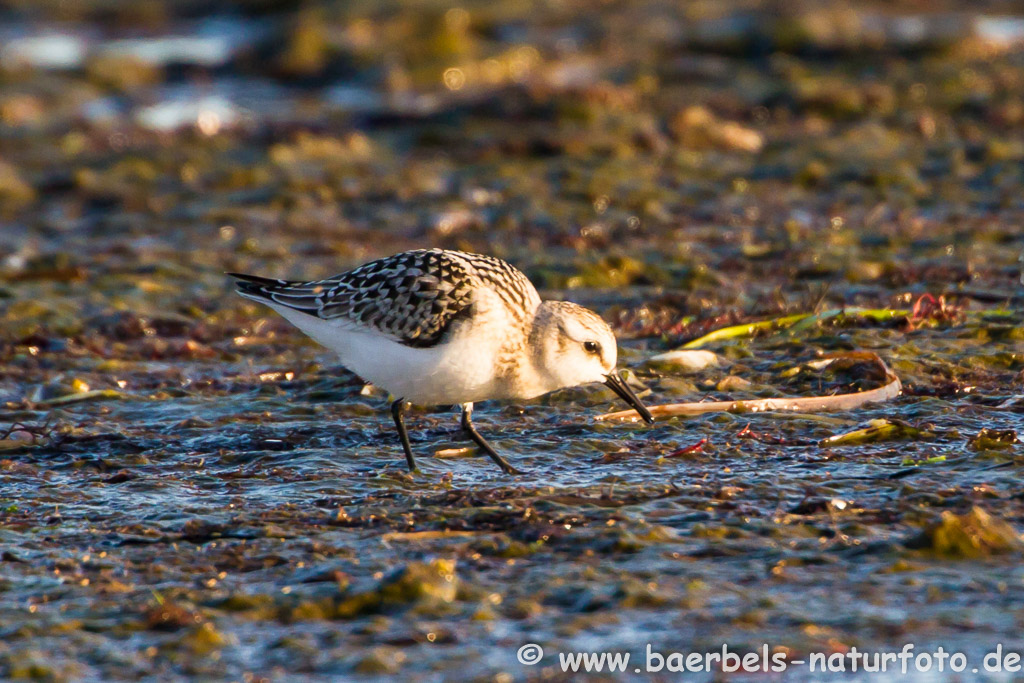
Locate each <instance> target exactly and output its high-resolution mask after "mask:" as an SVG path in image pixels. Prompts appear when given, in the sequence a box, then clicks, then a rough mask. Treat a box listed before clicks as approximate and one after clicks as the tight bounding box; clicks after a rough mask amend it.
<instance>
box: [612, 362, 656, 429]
mask: <svg viewBox="0 0 1024 683" xmlns="http://www.w3.org/2000/svg"><path fill="white" fill-rule="evenodd" d="M606 377H607V379H606V380H605V384H607V385H608V386H609V387H611V390H612V391H614V392H615V393H616V394H618V396H619V398H621V399H622V400H623V401H625V402H626V403H628V404H629V406H630V407H631V408H632V409H633V410H635V411H636V412H638V413H640V417H642V418H643V419H644V422H646V423H647V424H654V416H653V415H651V411H649V410H647V407H646V406H645V405H644V404H643V403H641V402H640V399H638V398H637V397H636V394H634V393H633V390H632V389H630V388H629V385H628V384H626V382H625V380H623V379H622V377H620V376H619V373H618V372H610V373H608V375H606Z"/></svg>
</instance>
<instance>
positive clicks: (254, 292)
mask: <svg viewBox="0 0 1024 683" xmlns="http://www.w3.org/2000/svg"><path fill="white" fill-rule="evenodd" d="M225 275H227V276H229V277H233V278H235V287H236V288H237V289H236V290H235V291H237V292H238V293H239V294H241V295H242V296H246V297H249V298H255V299H267V300H269V299H270V295H271V292H270V291H269V290H270V289H271V288H272V287H274V286H280V284H281V283H280V281H279V280H271V279H270V278H266V277H260V276H258V275H246V274H245V273H225Z"/></svg>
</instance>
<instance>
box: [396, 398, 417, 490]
mask: <svg viewBox="0 0 1024 683" xmlns="http://www.w3.org/2000/svg"><path fill="white" fill-rule="evenodd" d="M408 407H409V404H408V403H406V402H405V399H404V398H400V399H398V400H397V401H394V402H393V403H392V404H391V417H393V418H395V427H396V428H397V429H398V438H400V439H401V440H402V448H403V449H405V461H406V462H407V463H409V471H410V472H415V471H416V459H415V458H414V457H412V446H410V445H409V432H407V431H405V421H404V420H403V419H402V416H403V415H404V414H405V409H406V408H408Z"/></svg>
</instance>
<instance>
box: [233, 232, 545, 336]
mask: <svg viewBox="0 0 1024 683" xmlns="http://www.w3.org/2000/svg"><path fill="white" fill-rule="evenodd" d="M235 277H238V278H240V282H239V283H238V287H239V293H240V294H242V295H243V296H247V297H249V298H254V299H263V300H266V301H271V302H274V303H277V304H280V305H282V306H287V307H289V308H292V309H295V310H298V311H302V312H304V313H308V314H309V315H314V316H317V317H319V318H322V319H324V320H339V319H340V320H347V321H351V322H354V323H357V324H361V325H365V326H366V327H368V328H371V329H373V330H376V331H378V332H382V333H384V334H387V335H389V336H391V337H393V338H395V339H397V340H398V341H400V342H402V343H403V344H406V345H408V346H416V347H426V346H433V345H435V344H437V343H439V342H440V341H441V340H442V338H443V337H444V336H445V334H446V333H447V332H448V331H449V329H450V328H451V326H452V324H453V323H454V322H456V321H458V320H459V319H460V318H463V317H466V316H468V315H470V314H471V313H472V306H473V302H474V290H475V289H476V288H478V287H481V286H484V287H488V288H489V289H492V290H494V291H495V292H496V293H497V294H498V296H499V297H500V298H501V300H502V302H503V303H504V304H505V306H506V307H507V308H508V309H509V311H510V312H511V313H512V315H513V316H514V317H515V318H517V319H520V320H522V319H523V318H525V317H526V316H528V315H532V313H533V309H534V308H536V306H537V305H538V304H539V303H540V298H539V297H538V296H537V292H536V290H535V289H534V287H533V285H532V284H531V283H530V281H529V280H528V279H527V278H526V276H525V275H523V274H522V273H521V272H520V271H518V270H516V269H515V268H513V267H512V266H511V265H509V264H508V263H505V262H504V261H502V260H500V259H497V258H494V257H490V256H481V255H477V254H466V253H463V252H453V251H445V250H442V249H424V250H417V251H407V252H403V253H401V254H396V255H394V256H389V257H387V258H383V259H379V260H377V261H371V262H370V263H367V264H365V265H362V266H359V267H358V268H356V269H355V270H351V271H349V272H347V273H343V274H341V275H336V276H334V277H332V278H328V279H326V280H317V281H313V282H289V281H285V280H267V279H264V278H256V277H252V276H240V275H235Z"/></svg>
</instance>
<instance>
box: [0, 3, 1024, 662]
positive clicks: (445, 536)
mask: <svg viewBox="0 0 1024 683" xmlns="http://www.w3.org/2000/svg"><path fill="white" fill-rule="evenodd" d="M312 7H313V9H312V10H307V11H305V12H300V13H284V14H267V13H266V10H265V8H262V7H261V6H260V4H259V3H252V4H249V3H239V4H238V5H237V6H236V9H235V12H236V14H232V15H228V16H224V15H218V16H215V17H203V16H201V14H202V13H201V11H200V10H198V9H187V10H185V9H182V10H180V11H179V13H176V11H175V10H173V9H172V8H169V7H164V6H162V5H153V6H152V7H151V10H152V13H151V14H147V13H146V12H142V11H141V10H135V9H132V8H119V9H109V8H108V9H107V10H102V9H100V8H93V7H92V6H91V5H90V4H89V3H84V4H81V7H80V8H79V9H78V10H75V11H74V13H72V14H68V12H70V10H67V8H65V9H64V10H60V9H59V8H57V7H55V6H54V7H50V6H49V5H47V4H45V3H44V4H40V5H39V6H34V5H33V6H28V5H26V6H24V7H19V8H17V9H16V10H5V12H6V14H3V15H0V17H2V18H3V19H4V20H5V23H4V28H3V31H0V33H2V34H3V35H4V36H7V37H8V38H10V39H9V40H8V41H7V42H6V43H5V48H4V50H3V51H2V52H0V135H2V137H0V143H2V148H0V401H2V404H0V436H3V437H4V438H3V439H0V448H2V449H3V450H0V677H4V678H40V679H57V680H110V679H115V678H141V677H145V676H157V677H161V678H167V679H174V678H186V677H204V678H208V679H224V680H240V679H245V680H255V679H258V678H266V679H271V680H284V679H287V678H289V677H290V676H292V677H293V676H295V675H299V674H301V675H303V676H305V677H308V678H310V679H312V680H334V679H338V678H345V677H356V676H364V677H368V678H369V677H374V676H376V677H383V676H388V675H402V676H403V677H408V678H411V679H416V680H450V679H453V678H471V679H480V680H485V679H486V680H490V679H497V680H509V678H511V679H516V680H518V679H525V678H545V677H554V678H556V679H557V678H559V677H566V676H567V675H566V674H562V673H561V672H560V670H559V668H558V659H557V654H558V653H559V652H563V653H564V652H569V651H573V650H603V649H609V650H616V651H628V652H631V653H633V654H634V657H641V658H642V657H643V654H644V648H645V646H646V645H647V644H648V643H649V644H650V645H651V646H652V647H653V648H654V649H655V650H656V651H660V652H662V653H666V654H667V653H669V652H671V651H680V652H693V651H696V652H703V651H713V650H720V649H721V646H722V644H723V643H727V644H728V645H729V646H730V647H731V648H733V649H734V651H755V650H757V649H758V648H759V647H760V646H761V644H763V643H767V644H768V645H769V647H770V648H771V650H772V651H773V652H781V653H785V654H787V656H788V657H789V658H790V659H797V658H806V657H808V656H809V654H810V653H813V652H824V653H830V654H834V653H843V652H847V651H848V650H849V648H850V647H857V648H859V649H861V650H867V651H869V652H881V651H897V650H899V649H900V648H901V647H903V645H904V644H905V643H913V644H914V645H915V647H916V648H917V651H919V652H920V651H924V650H933V649H934V648H935V647H937V646H939V645H941V646H943V647H945V648H946V650H947V651H949V650H958V651H962V652H964V653H965V654H966V655H968V657H969V658H970V663H971V666H970V667H969V668H968V669H967V671H966V672H965V673H964V678H966V679H971V678H972V677H977V676H975V675H974V673H973V672H972V671H971V668H975V667H980V664H979V663H980V662H981V660H982V657H983V656H984V655H985V653H987V652H989V651H991V650H992V649H994V647H995V645H996V644H997V643H1002V644H1003V646H1004V648H1006V649H1007V650H1013V651H1017V652H1020V651H1022V650H1024V641H1022V640H1021V637H1020V635H1019V634H1020V632H1021V627H1022V626H1024V574H1022V570H1021V569H1020V556H1021V550H1022V547H1024V546H1022V543H1021V540H1020V536H1019V530H1021V529H1022V528H1024V508H1022V506H1021V500H1022V498H1021V494H1020V486H1019V483H1018V479H1019V474H1020V472H1019V470H1020V462H1019V461H1020V453H1021V450H1020V449H1021V446H1020V443H1019V441H1016V439H1015V438H1014V437H1013V436H1012V435H1004V436H1003V437H1002V440H1001V441H1000V439H999V438H996V436H995V435H994V432H987V433H984V434H983V433H982V430H984V429H987V430H1010V431H1012V432H1016V433H1020V432H1021V431H1022V430H1024V417H1022V416H1024V398H1021V397H1022V396H1024V381H1022V377H1024V375H1022V369H1024V314H1022V313H1021V301H1022V298H1024V290H1022V265H1021V264H1022V261H1021V258H1022V257H1021V254H1022V253H1024V232H1022V230H1021V227H1020V226H1021V224H1022V222H1021V221H1022V218H1024V204H1022V201H1021V198H1020V191H1019V189H1020V186H1021V181H1022V175H1021V174H1022V166H1021V164H1020V160H1021V159H1022V158H1024V137H1022V133H1021V128H1020V126H1019V125H1018V124H1019V123H1020V120H1021V118H1022V111H1024V109H1022V105H1021V102H1020V97H1019V92H1020V88H1019V85H1020V84H1021V82H1024V62H1022V61H1021V58H1020V57H1021V53H1020V50H1019V47H1020V46H1019V40H1018V36H1017V35H1016V34H1017V32H1018V31H1017V28H1018V24H1019V22H1020V19H1019V18H1016V17H1012V16H1002V15H1000V14H999V11H1001V10H1000V8H998V7H992V8H988V7H983V8H978V9H976V10H972V11H976V12H978V13H979V14H978V15H977V17H975V18H976V19H978V20H977V21H965V20H964V16H963V15H961V14H958V13H957V11H956V10H957V8H955V7H953V8H945V9H943V10H942V11H936V12H934V13H930V14H926V15H921V14H919V13H918V12H919V11H920V10H919V8H916V7H912V6H906V7H904V6H903V5H899V4H897V5H892V6H887V7H886V8H883V9H880V10H877V11H876V10H867V9H865V10H861V11H848V12H843V11H838V10H835V11H833V10H831V9H830V8H828V7H825V6H821V7H818V6H816V7H815V8H807V9H801V10H793V11H792V12H790V13H788V14H785V15H780V14H779V13H777V12H775V11H769V10H768V9H759V8H757V7H755V8H754V9H750V8H749V7H748V6H747V5H744V6H743V7H738V6H737V7H732V6H730V5H728V4H726V5H721V4H716V5H715V6H714V7H713V8H712V7H710V6H705V5H703V4H699V3H698V4H694V5H692V6H689V7H687V8H685V9H684V10H681V11H680V10H677V9H675V8H669V7H663V6H661V5H660V4H658V3H609V4H606V5H602V7H601V8H600V9H593V8H590V7H588V8H587V11H586V12H582V11H576V10H577V9H579V8H572V7H563V8H561V9H559V8H558V7H554V6H552V7H543V8H534V7H527V6H524V5H519V4H516V3H505V2H499V3H486V4H484V3H480V4H479V5H476V4H470V5H467V6H466V7H464V8H450V7H433V6H430V7H427V6H419V5H416V6H411V5H410V6H406V5H402V4H384V5H379V6H378V5H374V6H365V7H364V6H362V5H358V4H357V5H353V6H351V7H348V6H346V7H344V8H338V7H330V6H322V7H321V6H319V5H316V6H312ZM153 8H156V9H153ZM946 9H948V10H949V11H948V12H947V11H946ZM157 10H159V11H157ZM111 12H113V13H114V14H113V15H111ZM972 16H973V15H972ZM55 35H56V36H64V40H66V41H69V43H68V44H69V46H68V47H67V49H65V50H63V51H58V52H59V55H63V56H62V57H61V58H60V59H55V58H54V59H50V60H49V61H44V62H40V61H38V60H36V61H35V62H33V60H32V59H31V56H32V54H35V53H33V52H32V50H31V49H30V48H32V45H33V44H32V43H30V42H29V43H25V42H22V43H17V42H12V40H13V38H11V37H12V36H14V37H19V38H22V39H25V38H31V37H32V36H55ZM183 37H184V38H189V37H191V38H195V39H196V40H199V39H202V41H212V42H209V43H208V42H202V41H200V43H199V44H201V45H206V46H207V47H211V49H214V53H215V54H214V53H211V54H214V56H216V59H215V60H212V61H211V58H210V56H209V55H207V56H203V54H199V53H191V52H190V53H189V54H190V55H192V56H194V57H195V58H194V59H191V58H190V59H183V58H182V56H181V55H182V53H178V56H177V57H173V55H172V58H169V59H167V60H164V59H156V60H154V59H150V58H149V57H147V55H150V56H151V55H153V54H158V53H159V54H161V55H165V56H166V55H167V54H169V52H168V47H167V46H168V45H171V47H175V46H177V47H176V48H175V49H178V48H180V45H181V43H180V42H172V43H168V42H167V39H169V38H173V39H174V40H175V41H180V40H181V39H183ZM124 41H131V42H127V43H126V42H124ZM12 45H13V47H12ZM58 52H53V53H51V54H58ZM204 54H205V53H204ZM132 55H134V57H133V56H132ZM453 70H454V71H453ZM214 104H215V105H216V106H213V105H214ZM425 245H433V246H443V247H448V248H460V249H468V250H474V251H480V252H486V253H491V254H495V255H498V256H502V257H504V258H507V259H509V260H511V261H512V262H513V263H515V264H516V265H517V266H519V267H520V268H522V269H523V270H524V271H525V272H526V273H527V274H528V275H529V276H530V278H531V279H532V280H533V281H534V282H535V283H536V284H537V285H538V287H540V288H541V289H542V293H543V294H544V295H545V296H550V297H554V298H566V299H570V300H573V301H577V302H579V303H581V304H584V305H588V306H590V307H592V308H594V309H595V310H597V311H599V312H600V313H601V314H602V315H604V316H605V317H606V318H607V319H608V320H609V321H611V322H612V323H613V325H614V326H615V329H616V332H617V334H618V335H619V338H620V341H621V343H622V348H621V351H620V357H621V359H622V363H621V364H622V365H623V366H624V367H629V368H630V369H631V370H632V371H633V372H634V373H635V374H636V376H637V379H638V381H639V382H640V383H641V384H643V385H644V386H645V387H646V388H647V389H649V393H645V394H644V395H643V396H644V400H645V401H647V402H648V403H650V404H662V403H672V402H680V401H699V400H721V399H724V398H766V397H774V396H780V395H787V396H807V395H814V394H832V393H842V392H847V391H857V390H864V389H869V388H874V387H875V386H877V385H878V380H879V378H878V377H877V376H875V375H873V374H872V373H870V372H867V371H865V369H864V367H857V366H855V367H851V368H848V369H847V370H845V371H834V372H832V371H826V372H820V371H814V370H810V369H803V370H800V371H798V372H797V371H792V369H793V368H796V367H797V366H802V365H804V364H806V363H808V362H810V361H813V360H815V359H817V358H819V357H820V356H821V355H822V354H825V353H833V352H842V351H849V350H854V349H863V350H870V351H874V352H876V353H878V354H879V355H880V356H881V357H882V358H884V359H885V361H886V362H887V363H888V364H889V365H890V366H891V367H892V368H893V370H894V371H895V372H896V373H897V374H898V375H899V376H900V378H901V380H902V381H903V385H904V393H903V395H901V396H900V397H899V398H898V399H896V400H895V401H893V402H890V403H885V404H879V405H874V406H869V407H866V408H864V409H861V410H857V411H851V412H844V413H834V414H828V415H799V414H798V415H786V414H745V415H731V414H709V415H704V416H700V417H695V418H688V419H678V418H677V419H672V420H667V421H664V422H659V423H658V424H656V425H654V426H653V427H645V426H642V425H620V424H610V423H603V422H596V421H594V419H593V418H594V417H595V416H596V415H598V414H600V413H603V412H606V411H607V410H618V409H620V408H621V405H619V404H617V402H616V399H615V397H614V396H613V395H612V394H611V392H610V391H608V390H606V389H604V388H602V387H587V388H579V389H573V390H566V391H563V392H558V393H556V394H553V395H551V396H548V397H543V398H541V399H539V400H536V401H531V402H524V403H513V404H505V403H497V402H488V403H483V404H480V405H479V406H478V409H477V411H476V412H475V413H474V417H475V421H476V422H477V425H478V427H479V428H480V430H481V431H482V432H483V433H484V434H485V435H487V436H488V438H489V439H490V440H491V441H492V443H493V444H494V445H495V446H496V447H497V448H498V449H499V450H500V451H501V452H502V453H503V454H504V455H505V456H506V457H507V458H508V459H509V460H510V462H512V463H513V464H514V465H515V466H516V467H518V468H520V469H523V470H525V471H526V474H525V475H524V476H522V477H515V478H510V477H507V476H505V475H503V474H502V473H501V472H500V471H499V470H498V469H497V468H496V467H495V466H494V464H493V463H492V462H491V461H490V460H489V459H487V458H486V457H476V456H473V455H462V456H459V457H444V458H442V457H435V453H438V452H443V451H451V450H452V449H456V448H462V447H464V446H466V445H467V443H466V442H465V441H464V440H462V438H461V436H460V435H459V433H458V430H457V426H458V420H457V414H456V413H455V412H452V411H449V410H447V409H430V410H415V411H413V412H412V413H411V415H410V417H409V420H408V421H409V427H410V436H411V438H412V442H413V448H414V450H415V451H416V453H417V457H418V460H419V463H420V467H421V470H420V472H418V473H416V474H413V475H410V474H409V473H408V472H406V471H405V466H404V459H403V457H402V455H401V449H400V446H399V444H398V441H397V438H396V436H395V434H394V432H393V426H392V424H391V419H390V416H389V414H388V412H387V410H386V405H387V401H386V397H385V396H384V395H383V394H382V393H381V392H380V391H375V390H372V389H370V388H367V387H364V385H363V383H362V382H361V381H360V380H359V379H358V378H356V377H354V376H352V375H351V374H349V373H348V372H347V371H345V370H344V369H343V368H342V367H340V366H339V364H338V361H337V359H335V358H332V357H331V356H330V355H329V354H328V353H326V352H325V351H323V350H322V349H319V348H318V347H316V346H314V345H313V344H312V343H311V342H308V341H307V340H305V339H304V338H302V337H301V335H299V334H298V333H297V332H296V331H295V330H293V329H292V328H290V327H289V326H288V325H287V323H285V322H284V321H282V320H280V319H279V318H277V317H275V316H274V315H273V313H272V312H270V311H267V310H265V309H263V308H261V307H259V306H257V305H255V304H251V303H249V302H246V301H244V300H242V299H240V298H237V297H235V296H233V295H232V294H231V291H230V289H231V288H230V284H229V283H228V282H227V280H226V278H225V277H224V276H223V272H225V271H242V272H255V273H261V274H265V275H270V276H283V277H299V276H303V277H320V276H324V275H329V274H331V273H334V272H338V271H341V270H343V269H345V268H348V267H351V266H354V265H356V264H358V263H361V262H364V261H366V260H369V259H371V258H374V257H377V256H382V255H386V254H389V253H393V252H395V251H398V250H401V249H405V248H413V247H419V246H425ZM926 295H931V296H933V297H934V300H933V299H929V298H928V296H926ZM940 296H944V297H945V298H944V299H943V300H942V303H940V302H939V300H938V298H939V297H940ZM849 306H859V307H865V308H884V309H889V310H894V311H899V312H897V313H895V314H893V315H891V316H888V317H886V320H885V321H884V322H878V321H875V320H871V319H867V318H865V317H858V316H855V315H850V316H846V317H838V318H829V319H827V320H823V321H820V322H818V323H815V324H806V325H803V326H801V325H796V326H794V327H793V328H790V329H788V330H777V331H773V332H770V333H767V334H761V335H758V336H756V337H754V338H745V337H743V338H737V339H732V340H726V341H720V342H715V343H713V344H710V345H708V346H707V347H706V348H708V349H709V350H712V351H714V352H716V353H717V354H718V356H719V361H720V362H719V365H718V367H714V368H708V369H705V370H701V371H696V372H694V371H686V370H683V369H680V368H673V367H671V366H666V365H664V364H656V363H651V362H649V361H648V359H650V358H651V357H652V356H654V355H656V354H658V353H662V352H664V351H666V350H668V349H673V348H676V347H678V346H679V345H681V344H683V343H685V342H688V341H691V340H693V339H696V338H698V337H700V336H701V335H703V334H705V333H707V332H710V331H713V330H716V329H720V328H722V327H726V326H729V325H733V324H737V323H747V322H752V321H757V320H765V319H772V318H777V317H781V316H785V315H790V314H794V313H808V312H821V311H827V310H830V309H835V308H842V307H849ZM729 378H732V379H729ZM104 390H105V391H107V392H108V394H109V395H106V396H98V395H95V394H89V393H85V392H89V391H92V392H96V391H104ZM90 397H91V398H90ZM76 398H78V399H84V400H73V399H76ZM882 419H887V420H896V421H902V422H900V425H902V426H899V428H898V429H896V430H895V431H896V432H898V433H897V434H896V435H894V436H891V438H890V439H889V440H884V441H879V442H873V443H858V444H855V445H846V446H837V447H825V446H823V445H822V444H821V441H822V440H823V439H825V438H828V437H830V436H834V435H837V434H844V433H847V432H852V431H854V430H857V429H859V428H862V427H865V426H867V425H868V424H869V422H870V421H871V420H882ZM903 423H906V424H905V425H904V424H903ZM900 430H902V431H900ZM915 430H920V431H915ZM922 432H923V433H922ZM986 434H987V436H986ZM979 435H980V437H981V438H979ZM702 439H706V440H707V441H706V442H705V443H703V444H702V445H700V446H697V444H699V443H700V442H701V440H702ZM979 511H980V512H979ZM986 515H987V516H986ZM450 563H454V565H452V564H450ZM392 572H396V573H392ZM403 572H404V573H403ZM531 642H532V643H538V644H541V645H543V647H544V649H545V652H546V653H547V654H546V656H545V658H544V659H543V660H542V662H541V663H540V665H537V666H524V665H522V664H520V663H519V662H518V661H517V660H516V652H517V650H518V648H519V647H520V646H522V645H523V644H524V643H531ZM982 673H984V672H982ZM663 675H664V676H665V677H666V678H668V677H669V675H668V674H665V673H664V672H663ZM721 675H722V673H721V672H720V671H717V672H716V673H711V674H707V673H705V674H703V677H704V678H707V679H712V678H717V677H719V676H721ZM605 676H607V677H608V678H613V679H614V678H617V677H621V676H616V675H612V674H605ZM697 677H698V678H700V676H697ZM787 677H789V678H794V679H797V680H803V679H806V680H816V679H817V675H816V674H813V673H811V672H809V671H808V670H807V669H806V667H794V668H793V669H791V670H790V671H789V672H788V673H787ZM912 679H916V680H945V679H946V675H944V674H938V673H936V672H928V673H922V672H918V673H916V674H914V675H913V676H912ZM865 680H866V679H865Z"/></svg>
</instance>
